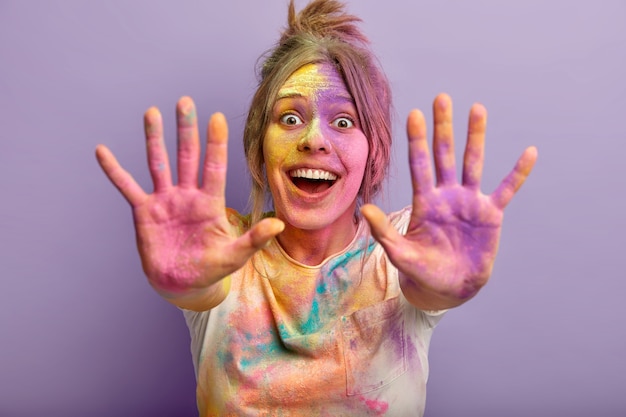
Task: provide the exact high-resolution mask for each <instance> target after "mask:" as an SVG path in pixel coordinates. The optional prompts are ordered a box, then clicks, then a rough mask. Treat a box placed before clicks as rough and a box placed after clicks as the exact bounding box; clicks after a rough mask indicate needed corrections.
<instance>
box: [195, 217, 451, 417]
mask: <svg viewBox="0 0 626 417" xmlns="http://www.w3.org/2000/svg"><path fill="white" fill-rule="evenodd" d="M230 216H231V222H232V223H233V224H239V225H240V226H241V228H242V232H243V231H244V230H243V229H244V228H245V226H244V225H245V221H244V219H243V218H242V217H241V216H239V215H237V214H234V213H231V214H230ZM409 216H410V208H405V209H404V210H401V211H399V212H396V213H392V214H390V215H389V218H390V220H391V222H392V224H393V225H394V227H396V229H398V230H399V231H400V232H402V233H404V232H405V231H406V227H407V226H408V222H409ZM231 279H232V284H231V289H230V292H229V294H228V296H227V297H226V299H225V300H224V301H223V302H222V303H221V304H219V305H218V306H217V307H215V308H213V309H212V310H210V311H205V312H200V313H199V312H193V311H187V310H183V312H184V314H185V319H186V321H187V325H188V327H189V331H190V334H191V344H192V355H193V361H194V368H195V371H196V378H197V382H198V385H197V401H198V408H199V411H200V416H201V417H207V416H237V417H243V416H285V417H287V416H306V417H317V416H422V415H423V412H424V405H425V397H426V380H427V378H428V358H427V355H428V345H429V343H430V338H431V335H432V331H433V329H434V327H435V325H436V323H437V322H438V321H439V319H440V317H441V316H442V314H441V312H435V313H433V312H424V311H421V310H419V309H417V308H415V307H414V306H412V305H411V304H409V302H408V301H407V300H406V299H405V298H404V296H403V295H402V292H401V290H400V286H399V283H398V271H397V269H396V268H395V267H394V266H393V265H392V264H391V262H390V261H389V259H388V258H387V256H386V254H385V252H384V250H383V248H382V246H380V244H378V243H377V242H376V241H375V240H374V239H373V238H372V237H371V235H370V233H369V229H368V226H367V224H366V222H365V221H361V222H360V224H359V226H358V230H357V233H356V235H355V238H354V239H353V241H352V242H351V243H350V245H349V246H348V247H347V248H346V249H345V250H343V251H342V252H340V253H338V254H336V255H334V256H331V257H329V258H328V259H326V260H324V261H323V262H322V263H321V264H320V265H317V266H307V265H303V264H301V263H298V262H297V261H295V260H293V259H291V258H290V257H289V256H288V255H287V254H286V253H285V252H284V250H283V249H282V248H281V247H280V245H279V244H278V242H277V241H276V240H274V241H272V242H271V243H270V244H269V245H268V247H267V248H265V249H264V250H262V251H259V252H258V253H257V255H255V256H254V257H253V259H251V260H250V261H248V263H247V264H246V265H245V266H244V267H243V268H241V269H240V270H238V271H237V272H236V273H234V274H233V275H232V277H231Z"/></svg>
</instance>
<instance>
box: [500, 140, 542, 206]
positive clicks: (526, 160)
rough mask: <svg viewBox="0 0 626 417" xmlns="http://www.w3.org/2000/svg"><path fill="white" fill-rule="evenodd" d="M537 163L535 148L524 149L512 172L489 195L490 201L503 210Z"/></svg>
mask: <svg viewBox="0 0 626 417" xmlns="http://www.w3.org/2000/svg"><path fill="white" fill-rule="evenodd" d="M536 161H537V148H535V147H534V146H531V147H529V148H526V150H525V151H524V153H523V154H522V156H520V158H519V159H518V160H517V163H516V164H515V167H514V168H513V170H512V171H511V172H510V173H509V175H507V176H506V177H505V178H504V179H503V180H502V182H501V183H500V185H499V186H498V188H497V189H496V190H495V191H494V192H493V194H491V199H492V200H493V202H494V203H495V204H496V206H498V207H500V208H501V209H503V208H505V207H506V206H507V204H509V202H510V201H511V199H512V198H513V196H514V195H515V193H516V192H517V190H519V188H520V187H521V186H522V184H524V181H526V178H527V177H528V175H530V171H532V169H533V166H534V165H535V162H536Z"/></svg>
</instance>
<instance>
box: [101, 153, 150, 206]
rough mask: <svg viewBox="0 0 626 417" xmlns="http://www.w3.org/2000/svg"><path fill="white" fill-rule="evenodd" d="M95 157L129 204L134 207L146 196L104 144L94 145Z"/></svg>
mask: <svg viewBox="0 0 626 417" xmlns="http://www.w3.org/2000/svg"><path fill="white" fill-rule="evenodd" d="M96 158H97V159H98V163H99V164H100V167H101V168H102V170H103V171H104V173H105V174H106V176H107V177H108V178H109V180H110V181H111V182H112V183H113V185H114V186H115V187H116V188H117V189H118V190H119V191H120V193H122V195H123V196H124V198H125V199H126V201H128V202H129V203H130V205H131V206H133V207H135V206H137V205H139V204H141V202H142V201H143V200H145V199H146V198H147V197H148V196H147V195H146V193H145V192H144V191H143V190H142V189H141V187H140V186H139V185H138V184H137V183H136V182H135V180H134V179H133V177H132V176H131V175H130V174H129V173H128V172H126V171H125V170H124V169H123V168H122V167H121V166H120V164H119V163H118V162H117V159H115V156H113V154H112V153H111V151H110V150H109V149H108V148H107V147H106V146H104V145H98V146H97V147H96Z"/></svg>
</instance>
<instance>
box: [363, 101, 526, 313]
mask: <svg viewBox="0 0 626 417" xmlns="http://www.w3.org/2000/svg"><path fill="white" fill-rule="evenodd" d="M433 111H434V127H435V129H434V130H435V132H434V139H433V153H434V162H435V175H436V185H435V183H434V179H433V170H432V167H431V162H430V152H429V149H428V142H427V139H426V123H425V121H424V116H423V114H422V113H421V112H420V111H419V110H413V111H412V112H411V113H410V115H409V118H408V122H407V133H408V138H409V161H410V168H411V179H412V184H413V209H412V213H411V220H410V223H409V226H408V229H407V232H406V234H405V235H404V236H402V235H401V234H400V233H399V232H398V231H397V230H396V229H395V228H394V227H393V226H392V225H391V224H390V223H389V220H388V219H387V216H386V215H385V214H384V213H383V212H382V211H381V210H380V209H379V208H378V207H376V206H374V205H371V204H368V205H365V206H363V207H362V208H361V212H362V213H363V215H364V216H365V218H366V219H367V220H368V222H369V224H370V227H371V230H372V234H373V236H374V237H375V238H376V240H378V241H379V242H380V244H381V245H382V246H383V247H384V249H385V251H386V253H387V256H389V259H390V260H391V262H392V263H393V264H394V265H395V266H396V267H397V268H398V270H399V273H400V285H401V288H402V291H403V293H404V295H405V296H406V298H407V299H408V300H409V301H410V302H411V303H412V304H414V305H415V306H416V307H418V308H421V309H424V310H440V309H446V308H451V307H455V306H458V305H460V304H462V303H464V302H465V301H467V300H468V299H470V298H471V297H473V296H474V295H475V294H476V293H477V292H478V290H479V289H480V288H481V287H482V286H483V285H485V284H486V282H487V280H488V279H489V276H490V274H491V270H492V268H493V263H494V260H495V257H496V253H497V250H498V241H499V238H500V230H501V226H502V217H503V210H504V208H505V207H506V205H507V204H508V203H509V202H510V201H511V199H512V198H513V196H514V195H515V193H516V192H517V190H518V189H519V188H520V187H521V185H522V184H523V183H524V181H525V180H526V178H527V177H528V175H529V174H530V171H531V170H532V168H533V165H534V164H535V161H536V159H537V150H536V148H534V147H529V148H527V149H526V150H525V151H524V153H523V154H522V155H521V157H520V158H519V159H518V161H517V163H516V164H515V167H514V168H513V170H512V171H511V172H510V173H509V174H508V175H507V176H506V177H505V178H504V180H502V182H501V183H500V185H499V186H498V187H497V189H496V190H495V191H494V192H493V193H492V194H490V195H485V194H483V193H482V192H481V191H480V180H481V175H482V170H483V158H484V140H485V128H486V124H487V111H486V109H485V108H484V107H483V106H482V105H480V104H474V105H473V106H472V108H471V110H470V116H469V130H468V135H467V144H466V147H465V155H464V160H463V179H462V183H461V184H459V183H458V181H457V179H456V167H455V158H454V139H453V129H452V100H451V99H450V97H449V96H447V95H446V94H441V95H439V96H438V97H437V98H436V99H435V101H434V103H433Z"/></svg>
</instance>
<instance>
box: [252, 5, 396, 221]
mask: <svg viewBox="0 0 626 417" xmlns="http://www.w3.org/2000/svg"><path fill="white" fill-rule="evenodd" d="M359 21H360V19H359V18H358V17H356V16H353V15H350V14H346V13H345V12H344V5H343V4H342V3H340V2H339V1H336V0H313V1H311V2H310V3H309V4H308V5H307V6H306V7H305V8H304V9H302V10H301V11H300V12H299V13H298V14H296V12H295V7H294V3H293V0H291V1H290V4H289V16H288V26H287V28H286V29H285V31H284V32H283V34H282V36H281V37H280V39H279V41H278V43H277V44H276V46H275V47H274V48H273V49H271V50H270V51H269V52H268V53H267V54H266V55H264V57H266V58H265V59H264V60H263V61H262V65H261V66H260V68H259V69H260V71H259V72H260V74H259V75H260V77H259V78H260V81H259V86H258V89H257V91H256V93H255V95H254V97H253V98H252V102H251V104H250V111H249V113H248V119H247V122H246V126H245V129H244V149H245V155H246V159H247V161H248V167H249V169H250V174H251V175H252V194H251V196H250V201H251V205H252V210H251V222H252V223H255V222H257V221H259V220H260V219H261V217H262V214H263V210H264V206H265V201H266V198H267V197H269V191H268V187H267V179H266V174H265V169H264V160H263V140H264V137H265V132H266V130H267V127H268V124H269V122H270V116H271V113H272V108H273V106H274V103H275V101H276V96H277V94H278V91H279V90H280V88H281V87H282V85H283V84H284V83H285V81H286V80H287V79H288V78H289V77H290V76H291V74H293V73H294V72H295V71H296V70H298V69H299V68H301V67H302V66H304V65H307V64H317V63H330V64H332V65H334V66H335V68H336V69H337V71H338V73H339V74H340V75H341V77H342V78H343V81H344V82H345V84H346V87H347V89H348V92H350V94H351V95H352V97H353V98H354V101H355V106H356V111H357V115H358V117H359V123H360V125H361V129H362V130H363V133H364V134H365V136H366V137H367V141H368V144H369V155H368V163H367V166H366V168H365V174H364V177H363V182H362V183H361V188H360V190H359V193H358V205H357V206H360V205H362V204H364V203H368V202H371V201H372V198H373V197H374V196H375V195H376V194H377V193H378V192H379V191H380V189H381V186H382V182H383V180H384V179H385V177H386V175H387V168H388V166H389V158H390V150H391V93H390V88H389V83H388V81H387V78H386V77H385V75H384V74H383V72H382V70H381V69H380V68H379V66H378V64H377V62H376V58H375V57H374V55H373V53H372V52H371V50H370V49H369V41H368V40H367V38H366V37H365V35H363V33H361V31H360V30H359V28H358V27H357V25H356V22H359Z"/></svg>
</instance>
